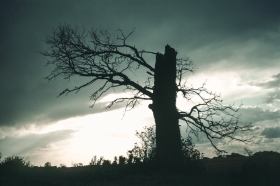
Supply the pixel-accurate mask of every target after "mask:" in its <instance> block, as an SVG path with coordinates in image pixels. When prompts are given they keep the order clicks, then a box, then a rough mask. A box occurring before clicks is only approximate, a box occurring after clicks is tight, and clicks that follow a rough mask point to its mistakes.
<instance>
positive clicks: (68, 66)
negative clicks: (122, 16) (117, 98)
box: [41, 26, 154, 106]
mask: <svg viewBox="0 0 280 186" xmlns="http://www.w3.org/2000/svg"><path fill="white" fill-rule="evenodd" d="M117 31H118V32H119V33H120V36H118V37H117V38H115V37H112V36H111V35H110V34H109V33H108V32H107V31H105V30H91V31H90V32H89V33H86V32H85V29H82V30H78V29H77V28H72V27H70V26H59V27H58V29H57V30H55V31H54V32H53V35H52V36H48V37H46V43H47V44H48V45H49V46H50V48H49V49H48V50H47V51H44V52H41V54H42V55H44V56H46V57H48V58H49V59H50V60H49V61H48V62H47V65H54V66H55V69H54V70H53V71H52V72H51V73H50V74H49V75H48V76H47V77H46V79H48V80H52V79H53V78H55V77H57V76H63V77H64V79H68V80H69V79H70V78H71V77H73V76H84V77H91V78H93V79H92V80H91V81H89V82H88V83H85V84H83V85H81V86H77V87H75V88H73V89H65V90H64V91H62V92H61V93H60V94H59V96H61V95H62V94H68V93H70V92H78V91H79V90H80V89H82V88H84V87H86V86H89V85H91V84H93V83H96V82H97V81H99V82H100V81H101V82H103V85H102V86H101V87H99V88H97V89H96V91H95V92H93V94H92V95H91V97H90V98H91V99H92V100H93V101H94V103H93V105H94V104H95V102H96V101H97V99H99V98H100V97H101V96H102V95H103V94H104V93H105V92H106V91H108V90H109V89H114V88H116V87H121V86H122V87H126V89H129V90H131V91H132V92H133V91H134V90H137V91H139V92H140V93H141V94H143V95H145V96H146V97H148V98H151V97H152V95H153V93H152V88H151V86H148V85H143V86H141V85H140V84H139V83H138V82H134V81H133V80H132V79H130V78H129V77H128V76H127V73H129V72H132V73H134V72H135V71H136V70H137V69H139V67H140V66H141V67H144V68H147V69H148V70H149V71H151V72H153V71H154V68H153V67H151V66H150V65H149V64H148V63H147V62H146V61H145V60H144V58H143V56H142V53H141V52H139V51H138V50H137V49H136V48H135V47H133V46H130V45H128V44H126V41H127V39H128V38H129V36H130V35H131V34H132V33H133V31H134V30H133V31H132V32H130V33H129V34H128V35H125V34H124V33H123V32H122V30H120V29H118V30H117ZM119 41H120V42H119ZM149 75H151V73H150V74H149ZM149 81H150V80H149V79H148V80H147V82H149ZM148 84H149V83H148ZM136 97H137V96H136ZM137 99H140V98H137ZM115 103H116V102H115ZM134 103H135V102H134V101H133V104H134ZM93 105H92V106H93Z"/></svg>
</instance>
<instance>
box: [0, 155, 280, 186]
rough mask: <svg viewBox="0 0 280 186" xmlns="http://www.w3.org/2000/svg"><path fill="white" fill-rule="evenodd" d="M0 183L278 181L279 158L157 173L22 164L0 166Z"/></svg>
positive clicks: (141, 167)
mask: <svg viewBox="0 0 280 186" xmlns="http://www.w3.org/2000/svg"><path fill="white" fill-rule="evenodd" d="M0 185H1V186H6V185H7V186H13V185H23V186H24V185H31V186H33V185H37V186H40V185H42V186H45V185H49V186H58V185H59V186H64V185H65V186H66V185H67V186H87V185H97V186H98V185H111V186H114V185H122V186H126V185H129V186H132V185H135V186H138V185H139V186H140V185H141V186H144V185H163V186H166V185H179V186H180V185H197V186H199V185H207V186H214V185H223V186H233V185H244V186H245V185H246V186H250V185H252V186H253V185H254V186H258V185H260V186H269V185H272V186H279V185H280V159H278V158H274V157H265V158H262V157H258V158H234V159H227V158H216V159H211V160H199V161H195V162H192V163H190V164H188V165H187V169H186V171H185V172H184V173H181V174H175V175H170V174H168V173H165V174H158V173H157V171H155V170H153V167H152V165H148V164H131V165H122V166H120V165H108V166H106V167H105V166H84V167H75V168H74V167H71V168H56V167H25V168H17V169H11V168H9V169H7V168H6V169H3V168H2V169H1V170H0Z"/></svg>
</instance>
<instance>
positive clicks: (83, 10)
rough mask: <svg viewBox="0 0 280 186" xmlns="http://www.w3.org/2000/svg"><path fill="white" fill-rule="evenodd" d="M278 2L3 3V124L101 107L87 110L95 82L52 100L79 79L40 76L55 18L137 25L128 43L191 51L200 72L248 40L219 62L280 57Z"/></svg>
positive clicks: (269, 62) (253, 62) (254, 62)
mask: <svg viewBox="0 0 280 186" xmlns="http://www.w3.org/2000/svg"><path fill="white" fill-rule="evenodd" d="M279 7H280V5H279V1H276V0H275V1H274V0H268V1H261V0H256V1H241V0H240V1H221V0H215V1H207V0H205V1H201V0H198V1H175V2H174V1H167V0H166V1H133V2H131V1H107V0H105V1H79V2H77V1H28V0H22V1H8V0H7V1H1V2H0V20H1V24H0V37H1V38H0V39H1V43H0V65H1V68H0V88H1V96H0V103H1V104H0V118H1V120H0V126H3V125H16V124H18V125H19V124H27V123H32V122H36V118H37V119H38V118H39V120H49V121H56V120H60V119H65V118H68V117H73V116H79V115H86V114H89V113H97V112H100V111H101V106H99V105H97V107H96V108H94V109H89V108H88V105H90V104H88V102H89V98H88V96H89V95H90V93H92V90H93V89H94V88H96V86H94V87H91V88H88V89H85V90H84V91H81V92H79V93H78V94H75V95H73V96H72V95H68V96H67V97H60V98H56V96H57V95H58V94H59V93H60V92H61V91H62V90H64V89H65V88H67V87H70V88H71V87H74V86H75V85H79V84H80V83H81V81H80V80H75V81H73V80H71V81H70V82H67V81H63V80H61V79H59V78H58V79H56V80H54V81H51V82H50V83H47V81H46V80H44V79H43V77H45V76H47V75H48V74H49V73H50V71H51V69H52V67H45V66H44V65H45V62H46V61H45V59H44V58H43V57H42V56H40V55H39V54H38V53H37V52H36V51H40V50H44V49H46V47H47V46H46V45H45V44H44V42H42V40H43V39H44V37H45V35H46V34H48V35H51V33H52V29H53V28H56V27H57V26H58V25H59V23H62V24H64V23H66V24H71V25H73V26H76V25H77V26H78V27H81V26H86V27H87V28H91V27H95V28H105V29H108V30H109V31H112V32H113V31H115V29H116V28H121V29H123V30H124V31H125V32H126V33H127V32H129V31H130V30H132V29H133V28H134V27H135V28H136V31H135V33H134V34H133V35H132V36H131V38H130V39H129V43H130V44H132V45H136V47H139V48H140V49H147V50H151V51H155V52H157V51H159V52H162V51H163V50H164V46H165V45H166V44H170V45H171V46H173V47H175V48H176V49H177V50H178V52H179V54H180V55H185V54H186V53H185V52H188V53H187V55H190V57H191V58H192V59H194V61H195V62H197V63H198V66H199V68H200V70H203V69H207V68H209V67H210V66H215V65H213V64H215V63H216V62H218V61H221V60H223V59H228V58H229V59H235V58H236V57H237V56H239V52H240V51H243V49H246V48H247V46H248V45H249V50H248V52H247V53H241V54H242V55H243V56H245V60H246V61H248V62H244V60H239V61H238V60H236V61H234V64H226V65H224V66H226V68H228V66H231V67H234V68H237V67H238V66H244V65H245V66H246V67H254V68H256V67H261V68H264V67H267V68H268V67H273V66H275V65H276V62H275V61H276V60H275V59H279V57H280V54H279V42H280V35H279V17H280V11H279ZM264 61H266V63H263V62H264ZM153 62H154V57H152V58H151V63H153ZM278 62H279V61H278ZM224 68H225V67H224ZM219 70H221V69H219ZM278 79H279V77H278ZM102 110H103V108H102Z"/></svg>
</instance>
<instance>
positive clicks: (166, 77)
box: [150, 45, 183, 173]
mask: <svg viewBox="0 0 280 186" xmlns="http://www.w3.org/2000/svg"><path fill="white" fill-rule="evenodd" d="M176 55H177V52H176V51H175V49H173V48H171V47H170V46H169V45H167V46H166V47H165V54H164V55H163V54H160V53H158V54H157V55H156V64H155V76H154V92H153V99H152V100H153V104H152V105H150V108H151V109H152V111H153V114H154V118H155V123H156V144H157V146H156V162H157V166H158V168H160V170H162V171H165V172H166V171H167V172H168V173H172V172H180V171H181V170H182V168H183V158H182V146H181V135H180V128H179V119H178V114H177V109H176V88H177V87H176Z"/></svg>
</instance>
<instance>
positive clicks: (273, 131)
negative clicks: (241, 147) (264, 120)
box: [261, 127, 280, 138]
mask: <svg viewBox="0 0 280 186" xmlns="http://www.w3.org/2000/svg"><path fill="white" fill-rule="evenodd" d="M261 134H262V135H264V136H265V137H266V138H280V127H276V128H266V129H264V130H263V131H262V133H261Z"/></svg>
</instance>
